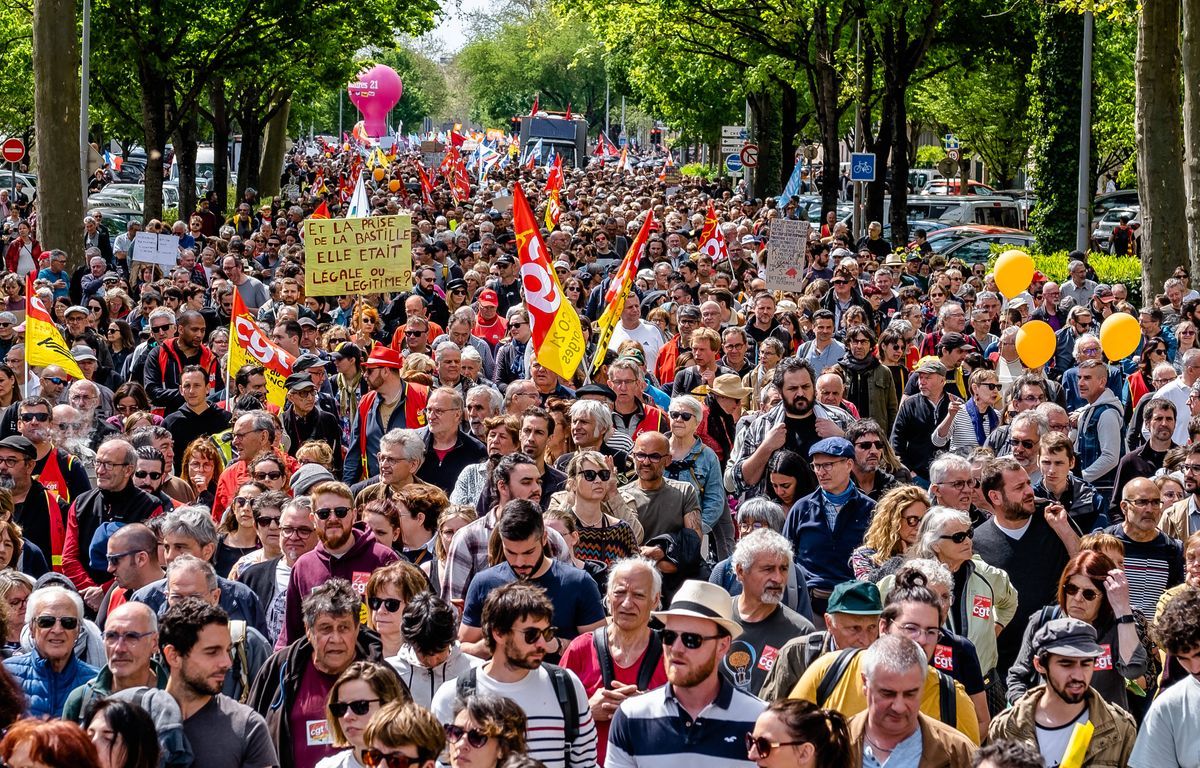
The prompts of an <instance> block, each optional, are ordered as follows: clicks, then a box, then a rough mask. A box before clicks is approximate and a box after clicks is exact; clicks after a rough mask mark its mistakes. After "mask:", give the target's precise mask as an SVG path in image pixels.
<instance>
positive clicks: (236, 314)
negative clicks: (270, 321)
mask: <svg viewBox="0 0 1200 768" xmlns="http://www.w3.org/2000/svg"><path fill="white" fill-rule="evenodd" d="M292 362H293V359H292V356H291V355H290V354H288V353H287V352H286V351H285V350H284V349H283V348H281V347H280V346H279V345H277V344H276V343H275V342H273V341H271V340H270V339H269V338H267V334H265V333H263V331H262V329H261V328H259V327H258V325H257V324H256V323H255V322H254V317H253V316H252V315H251V314H250V311H249V310H247V309H246V305H245V304H244V303H243V302H242V295H241V293H239V292H238V291H236V290H235V291H234V292H233V317H232V318H230V321H229V370H230V371H231V372H232V373H233V374H236V373H237V372H238V371H239V370H240V369H241V367H242V366H243V365H249V364H251V363H253V364H254V365H261V366H262V368H263V374H264V375H265V377H266V379H267V402H268V403H270V404H271V405H275V406H278V407H280V408H282V407H283V404H284V403H285V402H287V389H286V388H285V387H284V386H283V383H284V381H286V380H287V377H288V375H289V374H290V373H291V372H292Z"/></svg>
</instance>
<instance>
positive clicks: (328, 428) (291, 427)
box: [283, 408, 343, 476]
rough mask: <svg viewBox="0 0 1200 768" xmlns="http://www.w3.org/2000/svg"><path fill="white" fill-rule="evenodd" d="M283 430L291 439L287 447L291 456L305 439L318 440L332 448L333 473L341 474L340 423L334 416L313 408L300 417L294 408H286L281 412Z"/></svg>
mask: <svg viewBox="0 0 1200 768" xmlns="http://www.w3.org/2000/svg"><path fill="white" fill-rule="evenodd" d="M283 431H284V432H286V433H287V436H288V437H289V438H290V439H291V441H292V444H291V447H290V448H288V454H289V455H291V456H295V455H296V451H297V450H298V449H299V448H300V446H301V445H303V444H304V442H305V441H306V440H320V441H321V442H323V443H325V444H326V445H328V446H329V447H330V448H331V449H332V450H333V474H334V475H335V476H341V474H342V457H343V451H342V425H341V424H340V423H338V419H337V417H336V416H334V415H333V414H331V413H327V412H325V411H324V410H322V409H320V408H313V409H312V411H310V412H309V414H308V415H307V416H305V417H303V418H301V417H300V416H297V415H296V411H295V410H294V409H292V408H288V409H287V410H286V411H284V413H283Z"/></svg>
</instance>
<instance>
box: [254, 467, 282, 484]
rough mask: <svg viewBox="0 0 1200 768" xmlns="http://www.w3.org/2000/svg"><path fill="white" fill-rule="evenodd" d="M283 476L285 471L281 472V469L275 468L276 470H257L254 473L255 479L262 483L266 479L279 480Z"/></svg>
mask: <svg viewBox="0 0 1200 768" xmlns="http://www.w3.org/2000/svg"><path fill="white" fill-rule="evenodd" d="M281 477H283V473H282V472H280V471H279V470H275V471H274V472H255V473H254V479H255V480H257V481H259V482H260V483H261V482H262V481H264V480H278V479H279V478H281Z"/></svg>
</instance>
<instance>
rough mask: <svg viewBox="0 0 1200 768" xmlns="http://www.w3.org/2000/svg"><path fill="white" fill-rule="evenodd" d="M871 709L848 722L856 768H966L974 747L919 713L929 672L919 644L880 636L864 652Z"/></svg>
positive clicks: (864, 666) (868, 706)
mask: <svg viewBox="0 0 1200 768" xmlns="http://www.w3.org/2000/svg"><path fill="white" fill-rule="evenodd" d="M863 655H864V658H863V662H862V677H863V691H864V693H865V695H866V700H867V706H866V709H865V710H863V711H862V712H859V713H858V714H857V715H855V716H854V717H852V718H851V719H850V723H849V726H850V745H851V749H852V751H853V755H852V757H851V764H852V765H864V766H865V765H884V764H885V763H887V764H893V763H894V764H895V765H918V764H919V765H947V766H952V768H967V766H968V765H970V764H971V754H972V753H973V752H974V751H975V749H976V747H975V744H973V743H972V742H971V740H970V739H969V738H967V737H966V736H964V735H963V734H962V733H960V732H959V731H957V730H955V729H954V728H952V727H950V726H949V725H946V724H944V723H940V722H938V721H937V720H935V719H934V718H932V717H929V716H928V715H926V714H924V713H923V712H921V696H922V691H923V690H924V688H925V678H926V675H927V673H928V668H927V666H926V662H925V653H924V651H922V649H921V646H919V645H917V643H916V642H914V641H912V640H910V639H908V638H906V637H899V636H896V635H885V636H883V637H880V638H879V639H878V640H876V641H875V642H874V643H872V644H871V647H870V648H868V649H867V650H866V651H864V652H863Z"/></svg>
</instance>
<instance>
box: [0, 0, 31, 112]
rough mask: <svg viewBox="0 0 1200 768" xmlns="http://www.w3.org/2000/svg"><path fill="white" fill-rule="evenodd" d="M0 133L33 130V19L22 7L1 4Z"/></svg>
mask: <svg viewBox="0 0 1200 768" xmlns="http://www.w3.org/2000/svg"><path fill="white" fill-rule="evenodd" d="M0 29H2V30H3V31H4V32H3V34H4V41H3V45H0V70H3V72H4V77H3V78H2V79H0V132H3V133H6V134H25V133H26V132H27V131H32V130H33V15H32V14H31V13H30V12H29V7H28V6H25V5H23V4H20V3H0Z"/></svg>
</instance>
